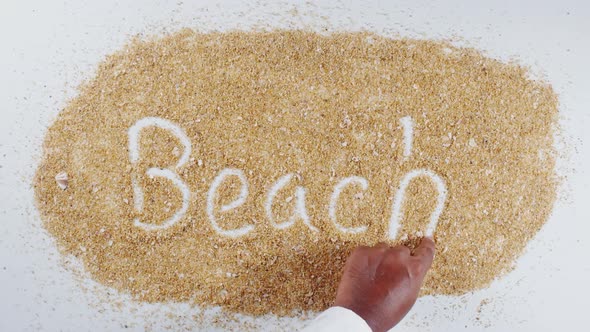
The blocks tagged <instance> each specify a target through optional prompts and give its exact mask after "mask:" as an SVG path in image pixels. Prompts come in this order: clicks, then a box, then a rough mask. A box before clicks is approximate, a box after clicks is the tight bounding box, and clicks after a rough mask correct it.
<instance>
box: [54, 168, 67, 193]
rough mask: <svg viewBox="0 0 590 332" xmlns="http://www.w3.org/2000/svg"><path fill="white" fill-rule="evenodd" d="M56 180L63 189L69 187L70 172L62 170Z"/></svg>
mask: <svg viewBox="0 0 590 332" xmlns="http://www.w3.org/2000/svg"><path fill="white" fill-rule="evenodd" d="M55 182H57V185H58V186H59V187H60V188H61V189H63V190H66V189H67V188H68V173H66V172H60V173H58V174H57V175H56V176H55Z"/></svg>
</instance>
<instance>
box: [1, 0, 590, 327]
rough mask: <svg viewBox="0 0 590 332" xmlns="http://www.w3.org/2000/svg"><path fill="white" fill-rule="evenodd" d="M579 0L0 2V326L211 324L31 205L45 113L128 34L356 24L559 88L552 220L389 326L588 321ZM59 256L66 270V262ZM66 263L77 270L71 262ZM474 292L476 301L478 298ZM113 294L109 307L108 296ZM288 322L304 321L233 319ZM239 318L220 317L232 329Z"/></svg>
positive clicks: (585, 107)
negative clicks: (148, 290)
mask: <svg viewBox="0 0 590 332" xmlns="http://www.w3.org/2000/svg"><path fill="white" fill-rule="evenodd" d="M589 22H590V5H589V2H587V1H584V0H579V1H570V0H562V1H539V0H537V1H534V0H531V1H516V0H512V1H473V0H464V1H460V0H455V1H436V2H435V1H417V0H414V1H358V2H354V1H322V2H311V1H308V2H305V1H293V2H287V1H283V2H273V3H264V2H261V1H258V2H254V1H249V2H239V1H219V2H214V1H210V2H209V1H195V2H193V1H182V2H178V1H168V2H165V1H151V0H150V1H147V0H143V1H121V0H119V1H112V0H100V1H99V0H96V1H72V0H65V1H63V0H62V1H48V0H46V1H6V0H2V1H1V2H0V331H20V330H28V331H31V330H44V331H118V330H125V331H129V330H132V331H142V330H155V331H158V330H164V329H170V330H174V331H179V330H185V329H186V330H197V329H207V330H211V329H214V328H213V327H209V326H208V321H210V319H212V318H211V317H214V316H215V310H209V311H207V312H206V313H205V315H204V317H205V322H204V323H198V322H196V321H195V320H194V317H193V315H194V314H195V313H197V312H199V309H198V308H190V307H188V306H186V305H183V304H166V305H164V304H152V305H148V304H141V303H134V302H132V301H130V300H128V299H126V297H125V296H124V295H120V294H116V292H113V291H112V290H109V289H106V288H105V287H103V286H100V285H97V284H96V283H94V282H92V281H89V280H88V279H87V278H86V276H85V275H84V273H83V272H81V271H79V268H78V267H77V264H76V262H74V261H72V260H71V259H70V258H64V257H62V256H61V255H60V254H59V253H58V252H57V249H56V248H55V245H54V242H53V240H52V239H51V238H50V237H49V236H48V234H47V233H46V232H45V231H44V230H43V228H42V227H41V225H40V221H39V217H38V214H37V212H36V211H35V208H34V206H33V196H32V190H31V179H32V176H33V174H34V170H35V168H36V166H37V163H38V161H39V156H40V152H41V151H40V147H41V143H42V139H43V135H44V133H45V131H46V128H47V126H48V125H49V124H50V123H51V121H52V119H54V118H55V117H56V114H57V113H58V112H59V110H60V109H61V108H62V107H63V106H64V105H65V102H66V101H67V99H68V98H70V97H71V96H73V95H74V94H75V92H76V86H77V85H78V84H79V83H80V82H81V81H83V80H84V79H88V78H90V77H92V75H93V71H94V70H95V68H96V65H97V63H98V62H99V61H101V59H103V58H104V57H105V55H107V54H109V53H112V52H114V51H116V50H117V49H119V48H120V47H122V45H124V43H125V42H126V41H128V40H129V38H130V36H132V35H135V34H140V33H141V34H144V35H150V34H154V33H161V32H163V31H175V30H177V29H179V28H181V27H191V28H195V29H200V30H215V29H216V30H223V29H233V28H240V29H248V28H251V27H269V26H272V27H281V28H306V29H313V30H319V31H322V30H328V31H332V30H359V29H367V30H372V31H376V32H379V33H383V34H387V35H391V36H410V37H417V38H438V39H441V38H442V39H453V40H454V42H455V43H456V44H457V45H467V46H473V47H477V48H479V49H482V50H484V51H485V52H486V53H487V54H488V55H489V56H492V57H496V58H500V59H504V60H510V59H516V60H517V61H518V62H520V63H522V64H525V65H529V66H531V67H532V69H533V71H534V72H535V73H536V74H538V75H540V76H542V77H544V78H545V79H547V80H548V81H549V82H551V83H552V84H553V86H554V88H555V89H556V91H557V92H558V93H559V95H560V102H561V105H560V111H561V118H562V120H561V124H562V127H563V134H562V136H563V137H562V138H561V139H560V144H559V146H560V149H561V150H562V152H563V154H564V155H565V158H564V159H563V160H561V161H560V165H559V172H560V173H561V174H562V175H565V176H566V180H565V183H564V186H563V188H562V189H561V193H560V201H559V202H558V203H557V205H556V206H555V210H554V213H553V216H552V218H551V219H550V220H549V222H548V223H547V224H546V225H545V227H544V228H543V229H542V231H541V232H540V233H539V234H538V235H537V236H536V237H535V238H534V239H533V240H532V241H531V242H530V243H529V245H528V247H527V252H526V254H525V255H524V256H523V257H521V259H519V260H518V262H517V264H516V269H515V270H514V271H513V272H511V273H510V274H509V275H507V276H505V277H503V278H501V279H500V280H498V281H496V282H494V283H493V284H492V286H491V287H490V288H488V289H485V290H481V291H477V292H474V293H470V294H466V295H464V296H461V297H424V298H421V299H420V300H419V301H418V303H417V304H416V306H415V307H414V309H413V311H412V312H411V313H410V314H409V315H408V317H407V318H406V320H405V321H404V322H403V323H402V324H401V325H400V326H398V327H397V328H396V329H394V330H396V331H462V330H466V331H480V330H485V331H588V328H589V327H588V326H590V317H589V316H590V314H589V313H588V312H587V311H588V308H589V303H588V302H589V301H590V286H589V283H590V258H589V255H590V241H588V240H587V236H588V234H589V233H590V199H589V198H590V189H589V188H590V176H589V173H588V172H589V171H588V169H589V168H590V163H589V162H590V157H589V156H590V151H589V148H588V144H589V143H590V140H589V138H590V137H589V136H590V134H589V132H590V129H589V128H586V127H587V126H588V124H590V121H589V120H590V65H588V60H589V59H590V41H589V40H590V39H589V36H588V34H589V33H590V23H589ZM64 264H66V265H68V266H69V267H67V268H66V267H64ZM72 270H76V271H78V272H76V273H74V272H72ZM482 301H483V302H482ZM113 303H115V304H113ZM243 320H245V321H248V322H249V323H251V324H254V326H259V327H264V328H265V329H266V330H270V329H289V328H296V327H298V326H301V322H302V320H301V319H299V318H293V319H277V318H274V317H263V318H259V319H255V320H253V319H248V318H243V319H242V320H241V321H243ZM241 321H238V322H233V323H232V322H230V323H228V325H227V326H226V327H227V328H234V329H235V328H238V327H239V326H240V324H241Z"/></svg>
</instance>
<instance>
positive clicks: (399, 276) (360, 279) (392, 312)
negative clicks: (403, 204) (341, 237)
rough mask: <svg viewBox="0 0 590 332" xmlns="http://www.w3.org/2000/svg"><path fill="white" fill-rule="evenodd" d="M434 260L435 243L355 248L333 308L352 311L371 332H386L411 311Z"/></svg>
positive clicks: (424, 241)
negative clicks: (411, 250)
mask: <svg viewBox="0 0 590 332" xmlns="http://www.w3.org/2000/svg"><path fill="white" fill-rule="evenodd" d="M433 258H434V241H432V240H431V239H430V238H423V239H422V242H421V243H420V245H419V246H418V247H417V248H416V250H415V251H414V254H411V252H410V249H409V248H408V247H406V246H402V245H398V246H395V247H389V246H388V245H387V244H385V243H380V244H378V245H376V246H375V247H358V248H356V249H355V250H354V251H353V252H352V254H351V255H350V257H349V258H348V260H347V261H346V265H345V266H344V273H343V275H342V279H341V280H340V285H339V286H338V292H337V294H336V301H335V303H334V305H336V306H340V307H344V308H347V309H350V310H352V311H354V312H355V313H356V314H357V315H359V316H360V317H362V318H363V319H364V320H365V321H366V322H367V324H368V325H369V326H370V327H371V329H373V331H376V332H380V331H387V330H389V329H391V328H392V327H394V326H395V325H396V324H397V323H399V321H401V320H402V318H404V316H405V315H406V314H407V313H408V311H410V309H411V308H412V306H413V305H414V303H415V302H416V299H417V298H418V292H419V291H420V287H421V286H422V281H423V280H424V276H425V275H426V272H427V271H428V269H429V268H430V266H431V265H432V260H433Z"/></svg>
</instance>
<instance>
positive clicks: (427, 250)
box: [412, 237, 435, 274]
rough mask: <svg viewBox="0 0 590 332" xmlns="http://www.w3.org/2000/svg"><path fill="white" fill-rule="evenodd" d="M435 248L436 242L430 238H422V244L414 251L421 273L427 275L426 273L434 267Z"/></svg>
mask: <svg viewBox="0 0 590 332" xmlns="http://www.w3.org/2000/svg"><path fill="white" fill-rule="evenodd" d="M434 247H435V244H434V241H433V240H432V239H431V238H429V237H425V238H422V242H420V245H419V246H418V247H417V248H416V250H414V254H413V255H412V256H413V257H414V259H415V261H416V262H417V264H418V266H419V270H420V273H423V274H426V271H428V269H429V268H430V266H431V265H432V261H433V260H434Z"/></svg>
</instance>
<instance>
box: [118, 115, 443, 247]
mask: <svg viewBox="0 0 590 332" xmlns="http://www.w3.org/2000/svg"><path fill="white" fill-rule="evenodd" d="M400 122H401V124H402V127H403V130H404V158H408V157H409V156H410V154H411V152H412V139H413V120H412V118H411V117H404V118H402V119H401V120H400ZM147 127H158V128H161V129H164V130H166V131H168V132H170V133H171V134H172V135H174V136H176V137H177V138H178V139H179V140H180V142H181V144H182V145H183V152H182V154H181V155H180V157H179V159H178V162H177V163H176V165H175V167H174V168H157V167H152V168H149V169H147V171H146V175H147V176H149V177H150V178H156V177H160V178H165V179H167V180H169V181H171V182H172V184H173V185H174V186H176V187H177V188H178V189H179V190H180V192H181V194H182V206H181V207H180V208H178V210H177V211H176V212H175V213H174V215H172V217H170V218H169V219H167V220H165V221H163V222H161V223H159V224H156V223H146V222H144V221H141V220H140V218H135V220H134V224H135V226H137V227H139V228H142V229H144V230H146V231H156V230H163V229H166V228H169V227H171V226H173V225H174V224H176V223H177V222H178V221H180V220H181V219H182V218H183V216H184V215H185V214H186V212H187V210H188V207H189V202H190V195H191V192H190V190H189V187H188V186H187V184H186V183H185V182H184V181H183V180H182V179H181V178H180V176H179V175H178V173H177V172H176V171H175V169H177V168H180V167H182V166H183V165H185V164H186V163H187V161H188V160H189V157H190V154H191V142H190V139H189V138H188V136H187V135H186V133H185V132H184V130H183V129H182V128H180V127H179V126H177V125H176V124H174V123H172V122H170V121H168V120H165V119H162V118H157V117H146V118H143V119H141V120H139V121H137V122H136V123H135V124H134V125H133V126H132V127H131V128H129V157H130V160H131V163H132V164H133V165H137V163H138V161H139V156H140V153H139V138H140V135H141V131H142V130H143V129H144V128H147ZM293 176H294V174H293V173H290V174H287V175H284V176H282V177H280V178H279V179H278V180H277V181H276V182H275V183H274V184H273V185H272V186H271V187H270V189H269V190H268V192H267V194H266V200H265V203H264V211H265V214H266V217H267V219H268V220H269V222H270V223H271V225H272V226H273V227H274V228H276V229H286V228H289V227H290V226H292V225H293V224H294V223H295V222H296V221H297V220H301V221H302V222H303V223H304V224H305V225H306V226H307V227H308V228H309V229H310V230H312V231H314V232H318V229H317V228H316V227H315V226H313V224H312V222H311V220H310V218H309V215H308V213H307V209H306V206H305V196H306V189H305V188H304V187H301V186H297V187H296V188H295V195H294V197H295V202H294V205H295V206H294V211H293V213H292V214H291V216H290V217H289V218H288V219H287V220H282V221H281V220H276V218H275V217H274V216H273V213H272V206H273V202H274V199H275V197H276V195H277V193H279V191H281V190H282V189H283V188H284V187H285V186H287V184H288V183H289V182H290V181H291V179H292V178H293ZM422 176H424V177H428V178H430V180H432V181H433V182H434V184H435V185H436V190H437V192H438V198H437V202H436V206H435V209H434V211H433V212H432V214H431V216H430V221H429V223H428V226H427V229H426V232H425V235H426V236H432V235H433V234H434V230H435V229H436V225H437V223H438V219H439V217H440V215H441V213H442V210H443V207H444V203H445V200H446V197H447V188H446V185H445V182H444V181H443V179H442V178H441V177H440V176H439V175H437V174H436V173H434V172H433V171H431V170H428V169H415V170H412V171H410V172H408V173H407V174H405V176H404V177H403V178H402V180H401V183H400V185H399V187H398V189H397V192H396V194H395V196H394V199H393V204H392V208H391V211H392V212H391V218H390V220H389V228H388V234H387V236H388V237H389V239H395V238H396V236H397V233H398V228H399V226H400V220H401V216H402V204H403V202H404V195H405V192H406V189H407V187H408V185H409V184H410V182H411V181H412V180H413V179H415V178H417V177H422ZM230 177H235V178H237V179H238V180H239V181H240V183H241V187H240V190H239V194H238V195H237V197H236V198H235V199H234V200H233V201H231V202H230V203H227V204H223V205H221V206H220V207H217V206H215V199H216V198H217V194H218V191H219V189H220V187H221V186H222V185H223V184H224V182H225V181H226V180H227V179H228V178H230ZM131 183H132V186H133V193H134V207H135V209H136V210H137V211H138V212H141V211H142V209H143V204H144V198H143V190H142V188H141V187H140V185H139V181H138V179H137V174H135V173H133V174H132V178H131ZM347 186H358V187H359V188H360V190H362V191H365V190H367V188H368V187H369V182H368V180H367V179H365V178H363V177H360V176H350V177H346V178H344V179H342V180H340V182H338V183H337V184H336V185H335V186H334V189H333V192H332V195H331V196H330V201H329V204H328V215H329V217H330V220H331V222H332V223H334V225H335V227H336V229H338V230H339V231H340V232H342V233H352V234H358V233H363V232H365V231H366V230H367V226H359V227H344V226H343V225H341V224H340V223H338V220H337V218H336V206H337V203H338V199H339V197H340V194H341V192H342V191H343V190H344V188H345V187H347ZM247 197H248V179H247V178H246V175H245V174H244V172H243V171H242V170H240V169H235V168H225V169H223V170H221V171H220V172H219V174H218V175H217V176H216V177H215V179H214V180H213V182H212V183H211V185H210V187H209V190H208V192H207V200H206V202H207V207H206V208H207V211H206V212H207V217H208V219H209V223H210V224H211V226H212V227H213V229H214V230H215V231H216V232H217V233H218V234H219V235H222V236H227V237H232V238H237V237H240V236H244V235H246V234H248V233H249V232H251V231H252V230H253V229H254V225H250V224H248V225H246V226H243V227H240V228H235V229H223V228H221V227H220V226H219V224H218V222H217V217H216V214H217V213H224V212H228V211H230V210H233V209H236V208H238V207H240V206H242V205H243V204H244V203H245V202H246V199H247Z"/></svg>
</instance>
